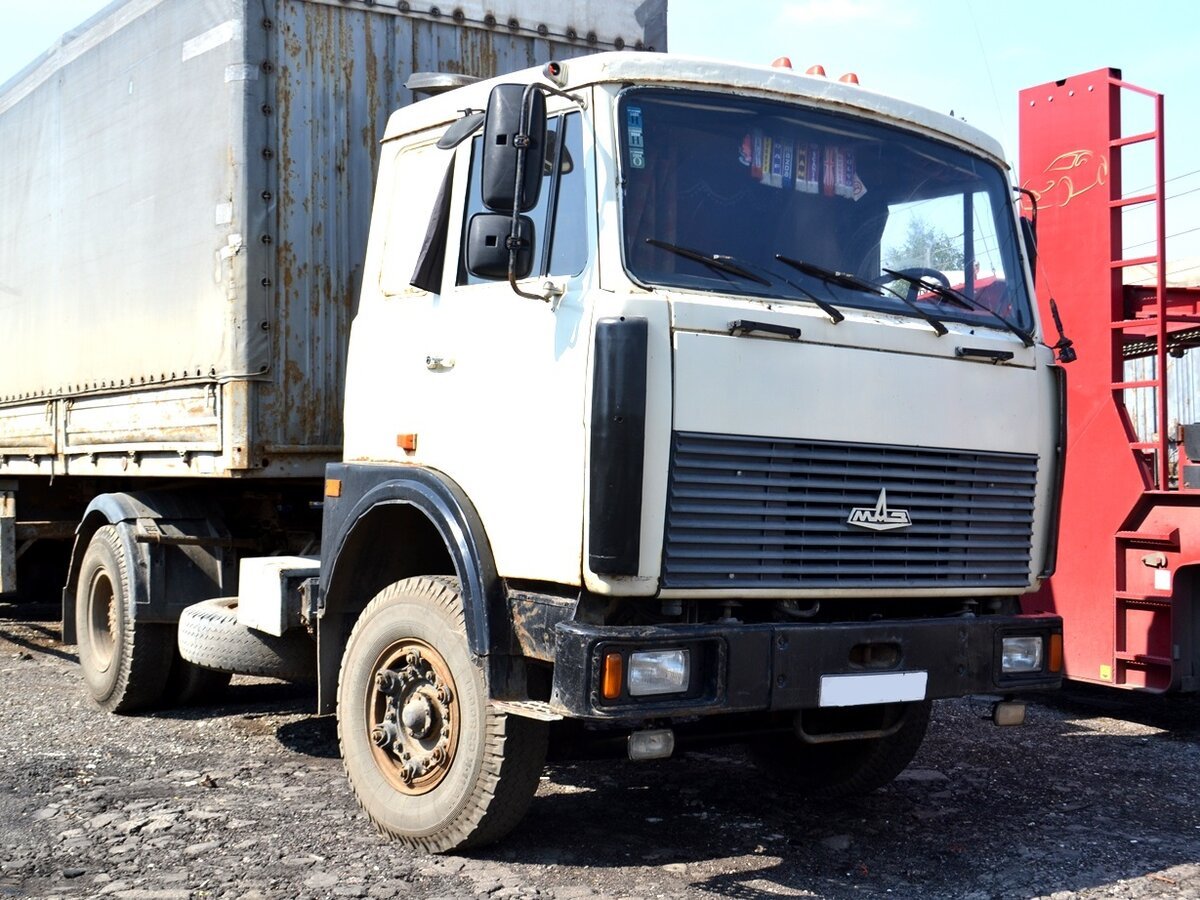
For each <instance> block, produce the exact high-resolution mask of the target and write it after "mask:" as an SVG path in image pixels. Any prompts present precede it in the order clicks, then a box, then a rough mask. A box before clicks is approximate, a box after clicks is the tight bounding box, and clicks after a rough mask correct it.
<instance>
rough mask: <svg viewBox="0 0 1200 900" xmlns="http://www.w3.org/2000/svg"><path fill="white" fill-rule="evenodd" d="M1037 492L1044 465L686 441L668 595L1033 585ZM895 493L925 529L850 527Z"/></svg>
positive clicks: (670, 526)
mask: <svg viewBox="0 0 1200 900" xmlns="http://www.w3.org/2000/svg"><path fill="white" fill-rule="evenodd" d="M1036 482H1037V457H1036V456H1035V455H1026V454H1002V453H976V452H963V451H957V450H929V449H925V448H913V447H899V446H884V445H878V444H839V443H825V442H817V441H796V440H783V439H772V438H757V437H729V436H719V435H708V434H692V433H685V432H680V433H676V434H675V435H674V436H673V441H672V450H671V479H670V488H669V496H668V506H667V533H666V542H665V551H664V566H663V586H664V587H668V588H730V587H734V588H747V589H762V588H888V587H894V588H912V587H928V588H939V587H941V588H944V587H979V588H994V587H1012V586H1022V585H1024V584H1026V582H1027V581H1028V573H1029V555H1030V539H1031V535H1032V531H1033V506H1034V492H1035V487H1036ZM881 491H886V492H887V494H886V505H887V508H888V509H889V510H891V511H892V512H893V514H894V515H898V511H900V510H904V511H907V513H908V515H909V518H910V519H911V522H912V524H911V525H910V526H908V527H904V528H898V529H894V530H888V531H874V530H869V529H865V528H861V527H858V526H854V525H850V524H849V523H848V521H847V520H848V519H849V518H850V516H851V510H853V509H855V508H859V509H865V510H869V511H871V512H874V510H875V508H876V506H877V504H878V502H879V498H880V492H881ZM859 518H863V515H862V514H861V513H860V514H859ZM868 518H869V516H868Z"/></svg>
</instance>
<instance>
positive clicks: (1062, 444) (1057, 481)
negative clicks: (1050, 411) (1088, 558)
mask: <svg viewBox="0 0 1200 900" xmlns="http://www.w3.org/2000/svg"><path fill="white" fill-rule="evenodd" d="M1050 375H1051V377H1053V378H1054V393H1055V400H1056V402H1057V403H1058V422H1057V423H1056V425H1057V428H1058V432H1057V434H1056V435H1055V441H1056V450H1055V454H1054V484H1053V485H1052V486H1051V488H1050V509H1049V513H1050V515H1049V516H1048V517H1047V523H1046V527H1047V531H1048V532H1049V534H1048V535H1047V537H1046V561H1045V563H1044V564H1043V566H1042V571H1041V577H1042V578H1049V577H1050V576H1051V575H1053V574H1054V572H1055V570H1056V569H1057V568H1058V529H1059V527H1060V519H1061V517H1062V500H1063V481H1064V479H1065V477H1066V472H1067V373H1066V370H1065V369H1064V368H1063V367H1062V366H1050Z"/></svg>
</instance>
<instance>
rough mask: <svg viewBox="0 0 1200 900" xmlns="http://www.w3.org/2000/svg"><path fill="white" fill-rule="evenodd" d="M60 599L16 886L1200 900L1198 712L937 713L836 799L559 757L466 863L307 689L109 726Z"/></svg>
mask: <svg viewBox="0 0 1200 900" xmlns="http://www.w3.org/2000/svg"><path fill="white" fill-rule="evenodd" d="M49 615H52V610H50V609H49V608H48V607H35V608H31V607H27V606H26V607H15V606H5V605H3V604H0V715H2V721H3V723H4V727H3V730H2V731H0V898H2V897H5V896H13V897H64V898H66V897H70V898H77V897H114V898H118V900H122V898H142V900H153V898H163V900H174V898H179V900H186V898H206V897H217V898H224V897H230V898H234V897H244V898H295V897H308V898H318V897H319V898H325V897H373V898H391V897H404V898H435V897H439V898H473V897H478V898H494V900H504V898H514V897H515V898H525V897H531V898H532V897H536V898H545V900H576V898H587V897H606V898H651V897H655V898H657V897H670V898H674V897H689V898H699V897H713V896H721V897H735V898H744V900H771V898H779V897H829V898H841V897H854V898H860V897H933V898H942V897H945V898H971V900H985V898H993V897H996V898H1009V897H1054V898H1065V897H1089V898H1091V897H1137V898H1143V897H1146V898H1149V897H1154V898H1164V897H1172V898H1175V897H1189V898H1196V897H1200V701H1198V700H1197V699H1195V698H1191V697H1168V698H1162V697H1149V696H1134V695H1127V694H1121V693H1115V692H1104V691H1102V690H1099V689H1095V690H1081V689H1071V690H1068V691H1065V692H1063V693H1062V694H1059V695H1056V696H1054V697H1052V698H1048V699H1047V698H1042V699H1039V700H1037V701H1036V702H1035V703H1034V704H1033V705H1032V706H1031V707H1030V715H1029V722H1028V724H1026V725H1025V726H1024V727H1023V728H1012V729H999V728H996V727H994V726H993V725H991V723H990V721H988V720H987V718H986V717H987V714H988V711H989V710H988V706H987V704H986V703H985V702H983V701H978V700H976V701H971V700H963V701H950V702H942V703H939V704H936V705H935V711H934V721H933V725H932V727H931V730H930V734H929V737H928V739H927V740H926V743H925V745H924V746H923V747H922V749H921V752H920V753H919V754H918V756H917V759H916V760H915V761H914V763H913V765H912V766H911V767H910V768H909V769H908V771H906V772H905V773H903V774H902V775H901V777H900V778H899V779H898V780H897V781H896V782H895V783H894V784H892V785H890V786H889V787H887V788H885V789H883V790H881V791H878V792H876V793H875V794H872V795H871V796H869V797H865V798H862V799H858V800H855V801H853V802H842V803H836V804H818V803H812V802H807V801H805V800H804V799H803V798H802V797H799V796H797V795H794V794H791V793H789V792H787V791H786V790H783V789H781V788H779V787H777V786H775V785H773V784H772V783H771V782H769V781H768V780H767V779H766V778H765V777H764V776H763V775H761V774H760V773H759V772H758V771H757V770H756V769H755V768H754V767H753V766H751V765H750V764H749V762H748V760H747V758H746V756H745V755H744V754H743V753H742V752H740V751H739V750H738V749H737V748H730V749H721V750H716V751H708V752H703V753H690V754H686V755H683V756H681V757H677V758H675V759H672V760H666V761H658V762H652V763H631V762H627V761H616V762H614V761H606V762H586V763H572V764H553V765H551V766H549V767H548V768H547V770H546V772H545V776H544V777H543V780H542V785H541V788H540V789H539V791H538V794H537V797H536V799H535V800H534V802H533V806H532V808H531V811H530V813H529V815H528V816H527V817H526V819H525V821H524V822H523V823H522V824H521V825H520V826H519V827H518V829H517V830H516V831H515V832H514V833H513V834H512V835H511V836H510V837H509V838H508V839H507V840H505V841H504V842H502V843H501V844H499V845H496V846H493V847H490V848H487V849H485V850H482V851H479V852H476V853H473V854H471V855H468V856H429V855H424V854H420V853H417V852H414V851H410V850H407V849H405V848H402V847H399V846H397V845H395V844H391V843H388V842H386V841H384V840H383V839H381V838H380V837H378V836H377V835H376V833H375V832H374V830H373V829H372V828H371V827H370V824H369V823H368V821H367V820H366V819H365V817H364V816H363V815H362V814H361V813H360V812H359V810H358V809H357V807H356V805H355V803H354V800H353V798H352V797H351V794H350V790H349V788H348V786H347V784H346V781H345V778H344V776H343V774H342V770H341V763H340V761H339V759H338V753H337V736H336V728H335V725H334V722H333V720H332V719H331V718H329V717H318V716H314V715H312V714H311V712H310V710H311V709H312V708H313V700H314V697H313V695H312V692H311V689H307V688H302V687H297V686H293V685H288V684H284V683H281V682H273V681H269V680H264V679H248V678H237V679H235V680H234V683H233V686H232V688H231V690H230V692H229V694H228V695H227V697H226V698H225V702H224V703H223V704H222V705H220V706H212V707H196V708H191V709H182V710H171V711H164V712H160V713H154V714H150V715H144V716H136V717H113V716H110V715H107V714H105V713H102V712H100V711H99V710H97V709H96V708H95V707H94V706H93V705H92V704H91V703H90V702H89V701H88V699H87V698H86V696H85V694H84V689H83V686H82V683H81V679H80V676H79V673H78V671H77V665H76V662H75V656H74V648H72V647H64V646H62V645H61V644H59V643H58V642H57V636H58V628H57V624H56V623H55V622H53V621H50V620H47V617H48V616H49Z"/></svg>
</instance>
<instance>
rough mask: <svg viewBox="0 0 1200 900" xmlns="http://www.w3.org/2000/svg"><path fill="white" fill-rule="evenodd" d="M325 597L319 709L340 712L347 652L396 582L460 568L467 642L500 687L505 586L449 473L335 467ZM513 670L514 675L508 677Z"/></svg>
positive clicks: (326, 530) (328, 504)
mask: <svg viewBox="0 0 1200 900" xmlns="http://www.w3.org/2000/svg"><path fill="white" fill-rule="evenodd" d="M325 474H326V488H325V501H324V520H323V525H322V535H323V537H322V541H321V545H322V549H321V591H320V599H319V601H318V625H317V653H318V667H317V668H318V708H319V711H320V712H321V713H330V712H333V710H334V707H335V705H336V700H335V697H336V693H337V676H338V669H339V667H340V665H341V657H342V651H343V648H344V647H345V643H346V640H347V638H348V637H349V634H350V630H351V629H352V628H353V625H354V621H355V619H357V617H358V614H359V612H361V611H362V609H363V608H364V607H365V606H366V605H367V603H368V602H369V601H370V600H371V598H372V597H374V596H375V594H377V593H378V592H379V591H381V590H383V588H385V587H386V586H387V585H389V584H392V583H393V582H395V581H399V580H401V579H403V578H408V577H411V576H415V575H456V576H457V577H458V579H459V582H460V583H461V590H462V598H463V604H464V607H465V608H464V609H463V617H464V620H465V624H466V631H467V635H466V638H467V645H468V647H469V648H470V650H471V653H472V655H474V656H476V657H487V658H489V661H490V665H489V666H488V669H489V670H490V671H489V681H490V683H491V689H492V691H493V694H495V693H496V692H497V690H498V689H499V690H500V692H501V693H507V691H505V690H504V689H503V688H502V687H501V686H500V685H498V684H497V683H496V680H497V676H498V675H499V674H500V672H501V671H502V670H503V669H504V667H505V666H506V662H504V661H505V660H506V659H507V656H508V654H509V653H510V652H511V649H512V646H513V640H512V634H511V631H512V629H511V627H510V624H509V621H508V617H507V612H506V605H505V603H506V601H505V589H504V584H503V582H502V580H501V579H500V576H499V574H498V573H497V571H496V563H495V559H494V558H493V556H492V548H491V544H490V543H489V542H488V538H487V534H486V532H485V531H484V527H483V522H482V521H481V520H480V518H479V514H478V513H477V512H476V511H475V507H474V506H473V505H472V503H471V501H470V500H469V499H468V498H467V495H466V493H465V492H464V491H463V490H462V488H460V487H459V486H458V485H457V484H455V483H454V482H453V481H452V480H451V479H450V478H448V477H447V476H445V475H444V474H442V473H441V472H438V471H436V470H433V469H429V468H425V467H420V466H397V465H382V464H345V463H335V464H331V465H329V466H327V467H326V470H325ZM505 677H507V676H505Z"/></svg>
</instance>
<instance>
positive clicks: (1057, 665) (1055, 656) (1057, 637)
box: [1046, 634, 1063, 673]
mask: <svg viewBox="0 0 1200 900" xmlns="http://www.w3.org/2000/svg"><path fill="white" fill-rule="evenodd" d="M1046 668H1047V669H1049V670H1050V671H1051V672H1056V673H1057V672H1061V671H1062V670H1063V640H1062V635H1061V634H1052V635H1050V646H1049V647H1047V648H1046Z"/></svg>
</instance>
